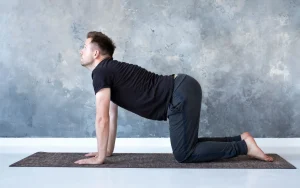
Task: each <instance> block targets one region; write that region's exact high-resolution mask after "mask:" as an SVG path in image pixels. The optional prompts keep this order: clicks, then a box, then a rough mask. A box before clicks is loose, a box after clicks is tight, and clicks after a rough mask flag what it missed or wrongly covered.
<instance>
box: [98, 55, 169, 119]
mask: <svg viewBox="0 0 300 188" xmlns="http://www.w3.org/2000/svg"><path fill="white" fill-rule="evenodd" d="M92 78H93V86H94V91H95V93H97V92H98V91H99V90H100V89H102V88H105V87H110V88H111V101H112V102H114V103H115V104H117V105H118V106H120V107H122V108H124V109H127V110H129V111H131V112H133V113H135V114H138V115H140V116H142V117H145V118H148V119H153V120H167V109H168V104H169V101H170V99H171V96H172V91H173V87H174V77H173V75H158V74H155V73H152V72H150V71H147V70H146V69H144V68H142V67H140V66H138V65H133V64H129V63H125V62H119V61H116V60H113V59H112V58H106V59H104V60H103V61H102V62H101V63H99V64H98V65H97V66H96V68H95V69H94V70H93V72H92Z"/></svg>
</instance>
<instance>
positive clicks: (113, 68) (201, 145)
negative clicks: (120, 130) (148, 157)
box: [75, 31, 273, 164]
mask: <svg viewBox="0 0 300 188" xmlns="http://www.w3.org/2000/svg"><path fill="white" fill-rule="evenodd" d="M114 50H115V45H114V43H113V41H112V40H111V39H110V38H109V37H107V36H106V35H105V34H103V33H101V32H96V31H91V32H89V33H88V34H87V39H86V41H85V45H84V48H83V49H82V50H81V51H80V54H81V65H82V66H84V67H86V68H88V69H89V70H91V71H92V79H93V87H94V92H95V95H96V120H95V128H96V136H97V147H98V148H97V149H98V151H97V152H95V153H89V154H87V155H85V156H90V157H91V158H86V159H81V160H78V161H76V162H75V163H77V164H102V163H104V161H105V158H106V157H109V156H111V155H112V153H113V150H114V145H115V139H116V130H117V116H118V106H120V107H122V108H124V109H127V110H129V111H131V112H133V113H136V114H138V115H140V116H142V117H145V118H147V119H152V120H159V121H166V120H167V119H169V130H170V140H171V146H172V151H173V155H174V157H175V159H176V160H177V161H178V162H180V163H193V162H205V161H212V160H217V159H226V158H231V157H235V156H238V155H249V156H251V157H255V158H257V159H260V160H264V161H273V159H272V157H270V156H267V155H265V154H264V152H263V151H262V150H261V149H260V148H259V147H258V146H257V144H256V142H255V140H254V139H253V137H252V136H251V135H250V134H249V133H248V132H245V133H243V134H241V135H238V136H233V137H215V138H198V130H199V120H200V109H201V100H202V91H201V87H200V85H199V83H198V82H197V81H196V80H195V79H194V78H193V77H191V76H189V75H186V74H178V75H175V74H172V75H158V74H155V73H152V72H149V71H147V70H146V69H144V68H142V67H140V66H138V65H134V64H129V63H125V62H119V61H117V60H113V58H112V57H113V53H114Z"/></svg>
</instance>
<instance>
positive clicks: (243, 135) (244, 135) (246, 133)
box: [241, 132, 252, 140]
mask: <svg viewBox="0 0 300 188" xmlns="http://www.w3.org/2000/svg"><path fill="white" fill-rule="evenodd" d="M249 136H250V137H252V136H251V134H250V133H249V132H244V133H243V134H241V138H242V140H245V139H246V138H248V137H249Z"/></svg>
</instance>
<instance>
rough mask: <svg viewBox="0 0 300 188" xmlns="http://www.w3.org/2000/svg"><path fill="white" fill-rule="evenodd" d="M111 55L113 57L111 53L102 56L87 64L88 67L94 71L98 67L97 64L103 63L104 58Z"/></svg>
mask: <svg viewBox="0 0 300 188" xmlns="http://www.w3.org/2000/svg"><path fill="white" fill-rule="evenodd" d="M109 57H111V56H109V55H107V56H101V57H99V58H97V59H95V60H94V62H93V63H92V64H90V65H89V66H87V68H88V69H89V70H90V71H93V70H94V69H95V68H96V67H97V65H98V64H99V63H101V62H102V61H103V60H104V59H106V58H109Z"/></svg>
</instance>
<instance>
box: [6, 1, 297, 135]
mask: <svg viewBox="0 0 300 188" xmlns="http://www.w3.org/2000/svg"><path fill="white" fill-rule="evenodd" d="M299 9H300V1H296V0H263V1H261V0H251V1H250V0H238V1H233V0H228V1H226V0H224V1H222V0H217V1H212V0H202V1H196V0H185V1H179V0H176V1H161V0H152V1H146V0H133V1H129V0H127V1H125V0H110V1H108V0H102V1H93V0H89V1H82V0H72V1H68V0H62V1H54V0H41V1H38V0H35V1H25V0H23V1H16V0H10V1H1V2H0V27H1V29H0V41H1V42H0V47H1V50H0V89H1V92H0V137H94V136H95V125H94V120H95V96H94V93H93V88H92V79H91V72H89V71H88V70H87V69H85V68H83V67H81V65H80V58H79V49H80V48H81V46H82V45H83V43H84V40H85V37H86V33H87V32H88V31H91V30H98V31H102V32H104V33H106V34H107V35H108V36H109V37H111V38H112V39H113V40H114V41H115V43H116V45H117V49H116V52H115V55H114V59H117V60H120V61H125V62H128V63H132V64H138V65H139V66H142V67H144V68H146V69H147V70H149V71H152V72H156V73H158V74H172V73H185V74H189V75H191V76H193V77H195V78H196V79H197V80H198V81H199V83H200V84H201V86H202V89H203V99H202V110H201V119H200V120H201V123H200V129H199V136H230V135H238V134H240V133H241V132H243V131H249V132H250V133H252V134H253V135H254V136H255V137H299V136H300V114H299V112H300V100H299V99H300V63H299V59H300V55H299V54H300V53H299V52H300V50H299V49H300V40H299V37H300V11H299ZM117 137H169V129H168V121H151V120H147V119H144V118H142V117H139V116H137V115H135V114H133V113H131V112H128V111H126V110H124V109H122V108H119V118H118V133H117Z"/></svg>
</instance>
